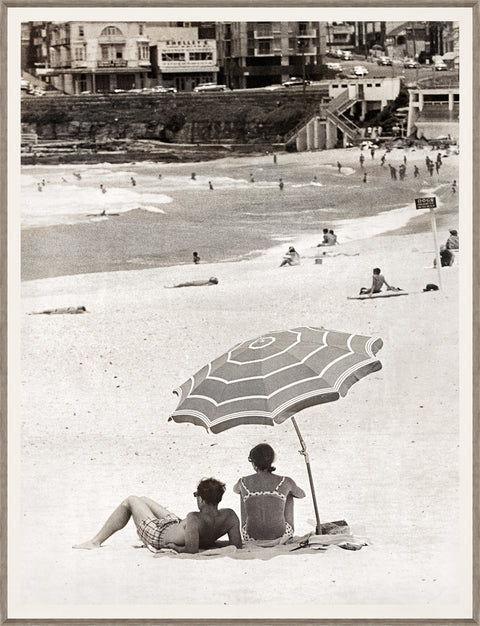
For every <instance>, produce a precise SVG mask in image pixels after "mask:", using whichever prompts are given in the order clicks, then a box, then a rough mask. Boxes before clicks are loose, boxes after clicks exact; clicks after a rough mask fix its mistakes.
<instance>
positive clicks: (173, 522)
mask: <svg viewBox="0 0 480 626" xmlns="http://www.w3.org/2000/svg"><path fill="white" fill-rule="evenodd" d="M224 492H225V485H224V483H221V482H220V481H218V480H216V479H215V478H204V479H203V480H201V481H200V482H199V483H198V486H197V490H196V491H195V493H194V494H193V495H194V497H195V498H196V499H197V506H198V508H199V511H193V512H191V513H188V514H187V517H186V518H185V519H184V520H181V519H180V518H179V517H178V516H177V515H175V514H174V513H171V512H170V511H169V510H168V509H166V508H164V507H163V506H161V505H160V504H158V503H157V502H154V501H153V500H150V499H149V498H145V497H141V498H139V497H137V496H129V497H128V498H127V499H126V500H124V501H123V502H122V503H121V504H120V505H119V506H118V507H117V508H116V509H115V510H114V511H113V513H112V514H111V515H110V517H109V518H108V519H107V521H106V522H105V524H104V525H103V526H102V528H101V529H100V531H99V532H98V533H97V534H96V535H95V537H93V539H90V541H86V542H85V543H79V544H76V545H74V546H72V547H73V548H80V549H83V550H94V549H95V548H100V547H101V545H102V543H103V542H104V541H106V540H107V539H108V538H109V537H111V536H112V535H113V534H114V533H116V532H117V531H118V530H121V529H122V528H123V527H124V526H126V524H127V522H128V520H129V519H130V517H131V516H132V515H133V521H134V522H135V526H136V527H137V534H138V536H139V537H140V539H141V540H142V542H143V543H144V544H145V545H146V546H147V548H153V549H154V550H160V549H162V548H170V549H172V550H175V551H176V552H187V553H189V554H196V553H197V552H198V551H199V549H200V548H212V547H213V546H214V544H215V541H216V540H217V539H219V538H220V537H222V536H223V535H226V534H228V542H229V545H234V546H236V547H237V548H241V547H242V539H241V535H240V523H239V521H238V517H237V514H236V513H235V512H234V511H233V510H232V509H219V508H218V504H219V502H220V500H221V499H222V497H223V494H224Z"/></svg>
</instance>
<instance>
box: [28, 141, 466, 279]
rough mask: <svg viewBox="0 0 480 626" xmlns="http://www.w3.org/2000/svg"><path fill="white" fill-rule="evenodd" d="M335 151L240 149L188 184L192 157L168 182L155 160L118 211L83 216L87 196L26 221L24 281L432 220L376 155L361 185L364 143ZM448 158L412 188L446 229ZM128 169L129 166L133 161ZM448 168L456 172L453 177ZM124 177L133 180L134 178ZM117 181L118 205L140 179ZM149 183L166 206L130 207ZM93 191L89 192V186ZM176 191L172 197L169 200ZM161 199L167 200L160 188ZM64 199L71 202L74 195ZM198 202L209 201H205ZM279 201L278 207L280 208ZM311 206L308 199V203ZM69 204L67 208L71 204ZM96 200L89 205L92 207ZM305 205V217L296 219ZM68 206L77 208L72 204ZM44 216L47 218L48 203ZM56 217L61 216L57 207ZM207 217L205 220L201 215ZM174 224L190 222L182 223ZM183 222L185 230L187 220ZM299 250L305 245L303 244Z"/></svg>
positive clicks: (453, 210)
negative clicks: (252, 153)
mask: <svg viewBox="0 0 480 626" xmlns="http://www.w3.org/2000/svg"><path fill="white" fill-rule="evenodd" d="M326 152H327V151H324V152H323V153H321V154H318V153H312V155H310V154H305V153H300V154H290V153H288V154H284V155H282V157H281V163H280V165H279V166H278V169H277V166H275V167H272V164H271V158H268V157H265V156H262V157H260V158H256V157H239V158H235V159H233V161H232V159H231V158H226V159H220V160H217V161H216V162H215V165H214V170H213V171H212V169H211V168H212V165H211V162H207V163H202V164H198V167H197V168H196V171H197V175H198V177H199V179H200V180H199V181H197V183H196V185H197V186H198V191H197V190H196V189H193V188H192V187H191V186H190V185H188V184H186V182H187V181H188V179H189V178H190V176H189V173H188V170H187V168H188V167H189V166H190V164H183V166H181V167H180V169H179V168H178V167H176V166H175V165H172V164H170V167H168V166H166V167H165V168H163V169H162V170H161V171H162V172H163V174H164V184H163V185H162V186H160V187H159V188H158V189H157V187H158V185H155V183H152V182H151V181H152V176H154V172H155V171H157V170H156V166H155V164H153V163H150V164H149V166H148V169H147V170H146V172H145V174H144V176H148V177H150V178H143V180H142V179H141V180H142V182H141V185H142V187H141V188H140V195H138V196H130V195H125V198H127V197H128V198H129V200H128V203H129V204H128V205H126V206H125V205H118V209H117V210H118V211H120V216H119V217H117V218H115V219H113V218H112V219H108V218H107V219H106V218H100V219H98V220H95V219H94V220H92V219H90V220H89V219H86V220H85V219H83V220H82V219H81V218H82V215H83V214H82V213H79V206H77V207H76V208H75V211H76V213H72V217H73V218H74V219H75V220H77V221H74V222H71V223H68V222H67V223H62V222H61V221H60V222H57V223H56V224H52V225H46V226H40V225H32V226H26V225H24V226H23V227H22V282H23V281H29V280H39V279H41V278H48V277H49V276H55V275H57V276H61V275H74V274H83V273H97V272H104V271H113V272H117V271H132V270H140V269H151V268H153V267H171V266H177V265H182V266H184V267H185V266H186V267H188V266H189V265H190V264H191V261H190V259H191V250H198V251H199V253H200V256H201V258H202V261H205V262H208V264H210V263H217V262H218V263H232V262H233V263H236V262H244V261H248V260H249V259H251V258H256V257H258V256H262V255H263V254H266V253H268V251H269V250H274V251H275V250H279V249H280V247H282V246H283V245H285V246H286V245H287V244H290V245H295V246H298V247H299V248H304V247H307V248H309V247H312V246H314V245H316V243H318V242H319V241H321V236H322V232H321V229H322V227H323V226H325V225H326V224H328V226H329V228H334V229H335V231H336V233H337V236H338V240H339V243H340V246H342V245H344V244H345V243H346V242H347V241H351V240H354V239H365V238H368V237H373V236H374V237H385V236H390V235H392V234H394V235H402V234H414V233H416V232H426V231H428V230H429V229H430V221H429V215H428V212H422V213H419V212H417V211H416V210H415V207H414V203H413V201H412V200H410V199H409V198H408V194H409V191H410V185H413V182H414V181H413V180H411V182H410V181H409V182H406V183H400V184H393V183H392V182H391V181H390V180H389V176H388V170H386V169H385V168H381V167H380V166H379V164H378V163H375V162H374V161H372V162H371V163H370V164H369V168H370V170H369V171H370V179H369V180H370V182H371V186H370V187H367V186H362V184H361V182H360V184H358V178H359V176H361V170H359V169H358V166H357V163H356V162H357V160H358V155H359V151H358V150H354V149H344V150H333V151H328V154H327V153H326ZM406 154H407V155H408V160H409V162H412V163H415V162H417V163H418V162H419V161H420V159H423V157H424V155H425V151H421V150H417V151H412V152H409V153H406ZM403 155H404V151H403V150H399V151H398V153H394V154H393V155H389V157H388V158H389V159H390V160H391V162H392V163H398V161H399V160H400V159H401V158H402V156H403ZM339 158H340V159H341V160H342V162H343V166H344V168H343V169H344V170H345V174H344V175H343V176H339V175H338V174H337V173H336V171H335V170H336V168H335V167H334V165H333V164H334V162H335V159H339ZM448 161H449V162H447V160H446V164H445V165H444V166H443V168H445V172H442V177H438V176H435V178H432V179H428V178H425V176H424V175H423V176H421V178H420V179H419V181H415V187H413V188H412V189H411V196H415V195H416V196H417V197H420V196H424V195H425V194H431V195H435V196H436V197H437V204H438V208H437V209H436V211H435V213H436V216H437V228H438V229H439V230H440V231H442V230H445V231H447V230H448V229H449V228H457V229H458V207H456V206H455V203H454V201H455V200H456V198H454V197H453V196H452V194H451V192H450V189H449V183H448V179H449V178H450V177H452V176H455V175H456V174H455V169H454V168H455V166H456V163H457V157H456V156H453V157H450V158H449V160H448ZM450 163H451V164H450ZM452 165H453V168H452ZM130 167H131V172H132V173H133V174H135V176H136V177H137V175H138V176H139V177H140V176H141V175H140V173H138V174H137V173H136V172H137V170H136V169H135V168H137V169H138V167H139V164H130ZM232 168H233V169H232ZM55 171H56V170H55ZM63 171H64V172H65V176H70V174H71V170H70V168H67V169H66V170H63ZM102 171H104V172H108V171H109V170H108V168H105V169H104V170H102ZM249 171H257V173H258V178H259V180H260V183H259V186H258V187H255V188H253V187H251V186H249V184H248V172H249ZM315 172H316V173H319V177H320V180H322V183H321V184H319V185H318V186H315V184H313V185H312V175H313V173H315ZM26 173H27V176H28V180H29V184H30V185H32V184H33V182H34V181H35V178H36V177H42V176H43V175H46V176H47V177H48V175H49V174H48V173H44V172H42V170H41V169H40V170H39V171H38V172H37V173H35V171H33V172H32V170H31V168H27V170H26ZM61 173H62V170H60V171H58V172H57V173H56V178H57V179H58V178H59V176H60V174H61ZM279 173H280V174H281V175H282V176H289V178H288V179H287V189H286V191H284V192H281V193H280V195H278V188H277V189H275V176H277V177H278V175H279ZM121 174H122V175H123V176H128V175H129V174H128V168H126V171H125V170H123V171H122V172H121ZM445 174H446V176H447V177H448V178H445ZM50 175H51V176H52V179H53V178H55V175H54V174H53V173H50ZM92 175H93V173H92V174H90V175H89V174H88V172H86V173H85V176H86V177H87V180H88V179H89V176H90V178H91V177H92ZM100 175H102V174H100ZM103 175H104V174H103ZM212 175H213V176H215V175H216V176H217V177H218V180H219V181H220V182H219V187H218V190H217V191H216V192H215V194H214V195H208V194H209V192H208V191H207V194H206V195H205V191H204V190H203V185H204V184H205V180H208V177H209V176H212ZM110 176H111V177H115V176H116V177H117V178H118V176H120V173H117V172H116V170H115V171H113V172H112V173H111V174H110ZM410 176H411V169H410ZM246 178H247V180H245V179H246ZM277 179H278V178H277ZM97 180H98V179H97ZM100 180H101V179H100ZM109 180H111V185H114V184H115V180H116V179H115V178H111V179H109ZM112 181H113V182H112ZM149 181H150V182H149ZM54 182H55V181H54ZM341 182H343V183H344V185H343V186H342V184H339V183H341ZM88 184H91V182H90V183H88ZM123 184H124V185H125V181H123ZM149 184H150V187H149V186H148V185H149ZM152 184H153V187H152V186H151V185H152ZM179 184H180V185H181V184H183V185H185V191H183V190H182V188H181V187H178V185H179ZM222 184H223V185H227V188H225V187H222ZM143 185H145V188H143ZM175 185H177V186H175ZM228 185H230V187H228ZM272 185H273V187H272ZM187 187H188V191H187ZM297 188H298V189H297ZM390 188H392V191H393V193H397V194H398V196H397V197H396V199H397V203H395V202H392V200H391V197H390V196H389V195H388V192H389V191H390ZM47 189H48V187H47ZM111 189H112V191H111V193H112V194H113V195H112V196H111V197H110V194H109V196H108V199H109V206H110V207H111V208H110V210H115V206H116V205H115V203H116V202H120V203H121V202H122V201H123V202H125V199H123V197H122V194H124V193H125V194H131V193H132V191H131V188H130V190H128V191H127V189H126V188H125V187H122V186H119V187H117V188H115V187H113V186H112V187H111ZM144 189H145V191H146V194H145V196H144V197H145V198H149V199H150V198H152V199H153V198H154V190H157V192H158V194H157V195H160V196H161V198H162V199H161V202H162V204H160V205H158V207H163V208H158V207H157V208H155V206H153V207H149V206H148V203H149V202H150V203H151V201H150V200H143V202H144V205H143V206H142V205H140V206H139V208H137V209H134V208H130V207H131V206H135V202H136V201H139V202H141V199H142V197H143V196H142V193H143V190H144ZM244 190H245V191H244ZM329 190H331V191H332V192H333V193H334V194H343V195H340V196H338V195H337V196H334V197H335V198H336V200H334V201H333V204H329V201H328V197H329ZM64 191H65V189H63V188H60V187H58V182H57V184H56V186H55V187H54V194H55V195H58V193H61V194H62V193H64ZM79 191H80V193H82V194H84V195H82V196H81V197H82V199H83V198H85V200H87V201H89V202H90V205H88V206H89V207H90V206H91V207H92V208H91V209H88V210H90V211H92V210H93V211H94V208H93V207H94V206H95V202H96V195H95V193H96V192H95V190H93V189H91V187H89V188H88V192H87V191H86V190H85V189H82V188H81V187H80V188H79ZM92 192H93V195H92ZM34 193H36V191H35V192H34ZM47 193H48V192H47ZM85 193H88V195H87V196H85ZM345 194H347V195H345ZM348 194H350V195H348ZM369 194H374V196H375V195H378V196H379V197H378V199H375V203H374V204H372V206H371V207H370V208H369V210H367V211H365V210H364V212H363V215H359V216H358V217H355V208H354V207H355V205H354V203H355V201H356V199H357V196H358V201H359V202H362V201H363V202H365V201H366V202H368V199H369ZM42 196H45V197H44V198H40V199H41V200H42V203H43V204H42V205H40V206H45V208H48V205H45V201H47V200H48V199H49V196H47V195H45V193H44V194H42ZM54 197H55V196H52V198H54ZM79 197H80V196H79ZM60 198H61V196H60ZM105 198H107V196H105ZM197 198H198V202H197ZM277 198H278V199H277ZM303 198H305V202H304V204H302V199H303ZM167 199H169V203H166V204H165V202H166V200H167ZM102 200H103V198H102ZM405 200H407V202H406V203H404V204H403V205H402V204H401V203H402V201H403V202H405ZM36 201H37V197H36V196H31V197H30V203H31V204H30V207H29V210H30V211H31V214H30V218H34V219H36V220H37V221H38V220H40V219H42V214H41V213H40V212H39V209H38V208H36V204H35V202H36ZM158 201H159V202H160V198H159V199H158ZM398 201H400V202H398ZM63 202H64V203H65V200H63ZM201 202H208V203H209V205H207V210H206V211H205V212H203V213H202V210H203V209H202V208H201ZM229 202H231V203H233V202H235V204H232V206H231V207H228V203H229ZM249 202H252V203H253V204H252V205H251V206H252V211H251V212H248V208H246V207H248V203H249ZM344 202H346V203H350V206H348V204H347V205H346V206H345V209H344V208H343V207H344V204H343V203H344ZM382 202H383V203H384V205H383V206H382ZM112 203H113V204H112ZM145 203H146V204H145ZM225 203H227V212H226V213H225V215H221V213H222V212H223V209H224V207H225ZM263 203H267V204H265V208H262V207H263V206H264V204H263ZM37 204H38V203H37ZM197 205H200V208H199V206H197ZM277 205H278V208H279V209H280V210H279V211H276V208H277ZM399 205H400V206H399ZM80 206H83V205H80ZM103 206H105V205H103ZM367 206H368V205H367ZM372 208H375V209H376V210H377V212H376V213H375V212H373V211H372ZM150 209H152V210H150ZM153 209H155V210H153ZM304 209H306V210H305V212H304ZM35 210H36V213H33V212H32V211H35ZM61 210H65V211H67V210H68V207H64V208H62V209H61ZM88 210H87V209H85V214H86V213H87V212H88ZM97 210H99V209H97ZM179 211H180V212H179ZM182 211H183V213H182ZM229 211H230V212H229ZM246 211H247V212H246ZM297 211H298V216H299V220H300V221H299V222H296V221H295V219H296V215H297ZM182 215H184V216H185V218H188V219H189V221H190V224H189V225H187V224H186V223H185V222H184V221H182V219H184V218H181V217H180V216H182ZM59 216H60V220H61V219H62V213H59ZM65 216H66V217H68V213H66V214H65ZM329 216H330V217H329ZM232 218H234V221H233V222H232V223H230V221H229V220H230V219H232ZM45 219H48V213H47V215H46V216H45ZM54 219H58V217H55V216H54ZM235 220H236V221H235ZM203 222H205V226H203V225H202V224H203ZM175 224H177V225H178V226H179V227H181V228H182V230H178V227H176V226H175ZM184 226H185V227H186V229H185V230H183V227H184ZM199 228H200V230H199ZM209 228H210V230H209ZM212 229H213V230H212ZM127 233H128V234H127ZM99 242H100V243H99ZM282 242H284V243H282ZM295 242H296V243H295ZM299 252H300V253H301V252H302V251H301V249H300V250H299ZM202 265H203V263H202Z"/></svg>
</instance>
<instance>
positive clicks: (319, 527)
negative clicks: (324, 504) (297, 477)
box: [292, 416, 322, 535]
mask: <svg viewBox="0 0 480 626" xmlns="http://www.w3.org/2000/svg"><path fill="white" fill-rule="evenodd" d="M292 424H293V427H294V428H295V431H296V433H297V435H298V438H299V440H300V445H301V446H302V449H301V450H300V451H299V452H300V454H302V455H303V456H304V458H305V464H306V466H307V473H308V480H309V481H310V490H311V492H312V499H313V508H314V509H315V520H316V527H315V534H316V535H321V534H322V525H321V524H320V515H319V513H318V506H317V498H316V496H315V487H314V486H313V476H312V469H311V467H310V458H309V456H308V452H307V446H306V445H305V441H304V440H303V437H302V434H301V432H300V429H299V428H298V424H297V422H296V420H295V417H294V416H292Z"/></svg>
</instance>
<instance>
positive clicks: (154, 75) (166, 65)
mask: <svg viewBox="0 0 480 626" xmlns="http://www.w3.org/2000/svg"><path fill="white" fill-rule="evenodd" d="M147 33H148V36H149V38H150V58H151V64H152V67H151V74H150V77H151V79H152V84H160V85H163V86H164V87H175V88H176V89H177V91H193V89H194V88H195V87H196V86H197V85H199V84H201V83H216V82H217V77H218V72H219V67H218V60H217V43H216V41H215V27H214V26H211V25H207V24H206V25H205V26H202V25H198V23H197V22H195V23H193V22H148V23H147ZM205 35H206V37H205Z"/></svg>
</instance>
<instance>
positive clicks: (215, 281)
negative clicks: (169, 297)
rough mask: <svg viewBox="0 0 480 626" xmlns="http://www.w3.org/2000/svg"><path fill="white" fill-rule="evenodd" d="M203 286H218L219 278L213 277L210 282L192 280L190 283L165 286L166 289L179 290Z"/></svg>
mask: <svg viewBox="0 0 480 626" xmlns="http://www.w3.org/2000/svg"><path fill="white" fill-rule="evenodd" d="M202 285H218V278H215V276H212V277H211V278H209V279H208V280H192V281H190V282H188V283H178V285H165V289H178V287H201V286H202Z"/></svg>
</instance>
